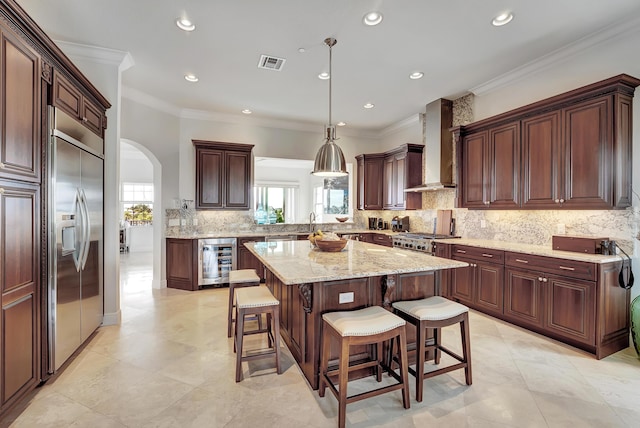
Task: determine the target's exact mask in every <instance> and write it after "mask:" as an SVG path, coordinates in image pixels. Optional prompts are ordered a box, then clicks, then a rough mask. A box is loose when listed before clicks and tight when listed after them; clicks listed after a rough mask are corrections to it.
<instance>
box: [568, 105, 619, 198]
mask: <svg viewBox="0 0 640 428" xmlns="http://www.w3.org/2000/svg"><path fill="white" fill-rule="evenodd" d="M563 114H564V116H563V119H564V144H565V162H564V169H565V171H566V176H565V180H564V187H565V191H564V195H563V197H564V204H565V205H566V206H567V207H570V206H573V205H576V206H580V207H593V208H607V207H611V206H612V204H613V196H612V191H611V190H612V189H611V187H612V186H611V176H612V174H613V163H612V153H613V130H612V127H611V125H610V122H611V120H610V117H611V115H612V114H613V112H612V109H611V102H610V97H602V98H599V99H597V100H595V101H589V102H585V103H582V104H578V105H576V106H573V107H570V108H566V109H564V110H563Z"/></svg>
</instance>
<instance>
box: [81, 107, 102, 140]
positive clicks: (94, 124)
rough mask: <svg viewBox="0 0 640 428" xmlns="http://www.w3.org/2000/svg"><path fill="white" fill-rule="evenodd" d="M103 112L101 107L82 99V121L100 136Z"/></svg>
mask: <svg viewBox="0 0 640 428" xmlns="http://www.w3.org/2000/svg"><path fill="white" fill-rule="evenodd" d="M103 119H104V114H103V112H102V109H100V108H99V107H98V106H96V105H94V104H93V103H91V102H90V101H89V100H88V99H86V98H84V99H83V101H82V122H83V123H84V126H86V127H87V128H89V129H90V130H91V131H93V132H94V133H95V134H97V135H98V136H100V137H102V125H103V124H102V122H103Z"/></svg>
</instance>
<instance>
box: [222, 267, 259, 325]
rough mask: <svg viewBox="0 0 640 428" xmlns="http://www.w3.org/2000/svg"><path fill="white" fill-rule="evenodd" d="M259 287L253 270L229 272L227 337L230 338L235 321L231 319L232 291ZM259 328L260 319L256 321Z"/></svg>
mask: <svg viewBox="0 0 640 428" xmlns="http://www.w3.org/2000/svg"><path fill="white" fill-rule="evenodd" d="M256 285H260V277H259V276H258V275H257V274H256V271H255V270H254V269H240V270H232V271H230V272H229V312H228V314H227V337H231V325H232V324H233V322H234V321H235V320H234V318H233V308H235V305H234V303H233V298H234V295H235V294H234V291H235V289H236V288H240V287H254V286H256ZM258 322H259V324H260V325H259V328H262V318H259V319H258Z"/></svg>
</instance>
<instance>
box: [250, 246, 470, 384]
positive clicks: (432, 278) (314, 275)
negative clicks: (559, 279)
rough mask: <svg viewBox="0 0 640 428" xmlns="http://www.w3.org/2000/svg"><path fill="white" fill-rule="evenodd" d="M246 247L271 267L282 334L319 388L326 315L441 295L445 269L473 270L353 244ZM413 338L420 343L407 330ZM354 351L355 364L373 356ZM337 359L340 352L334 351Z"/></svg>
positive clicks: (268, 278) (363, 350) (409, 331)
mask: <svg viewBox="0 0 640 428" xmlns="http://www.w3.org/2000/svg"><path fill="white" fill-rule="evenodd" d="M245 246H246V247H247V248H248V249H249V251H251V252H252V253H253V254H254V255H255V256H256V257H258V259H259V260H260V261H261V262H262V263H263V264H264V266H265V267H266V285H267V286H268V287H269V289H270V290H271V291H272V292H273V294H274V296H275V297H276V298H277V299H278V300H279V301H280V333H281V335H282V339H283V340H284V341H285V343H286V344H287V346H288V347H289V350H290V351H291V353H292V355H293V357H294V358H295V360H296V361H297V363H298V365H299V366H300V368H301V369H302V372H303V373H304V375H305V377H306V378H307V381H308V382H309V384H310V385H311V387H312V388H313V389H317V388H318V371H319V365H320V333H321V330H320V329H321V324H322V323H321V321H322V314H323V313H325V312H331V311H342V310H352V309H358V308H362V307H366V306H373V305H378V306H382V307H384V308H387V309H390V308H391V303H392V302H394V301H398V300H413V299H420V298H424V297H429V296H434V295H438V294H439V293H440V275H439V272H440V271H441V270H443V269H452V268H457V267H464V266H467V263H465V262H460V261H456V260H448V259H443V258H439V257H433V256H431V255H427V254H422V253H415V252H411V251H407V250H400V249H395V248H389V247H383V246H381V245H376V244H369V243H364V242H359V241H349V242H348V244H347V246H346V248H345V249H344V250H342V251H340V252H337V253H329V252H322V251H320V250H318V249H316V248H313V247H312V246H311V243H310V242H308V241H280V242H251V243H246V244H245ZM407 337H408V340H409V341H411V340H412V339H410V338H415V331H414V330H413V327H412V326H410V325H407ZM370 352H371V349H370V347H368V346H362V347H353V348H352V349H351V359H352V360H360V359H364V358H366V357H368V356H370ZM331 354H332V357H333V356H337V348H336V349H334V348H333V346H332V352H331Z"/></svg>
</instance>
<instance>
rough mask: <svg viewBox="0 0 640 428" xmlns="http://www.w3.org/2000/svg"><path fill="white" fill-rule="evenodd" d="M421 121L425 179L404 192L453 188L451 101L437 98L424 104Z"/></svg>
mask: <svg viewBox="0 0 640 428" xmlns="http://www.w3.org/2000/svg"><path fill="white" fill-rule="evenodd" d="M424 117H425V119H424V120H425V125H424V128H423V129H424V140H425V147H424V151H425V176H424V179H425V180H424V183H423V184H420V185H419V186H415V187H409V188H407V189H405V190H404V191H405V192H426V191H430V190H440V189H450V188H455V187H456V185H455V184H454V182H453V136H452V133H451V131H449V129H450V128H451V127H452V125H453V103H452V102H451V101H450V100H445V99H442V98H440V99H437V100H435V101H433V102H431V103H429V104H427V108H426V113H425V115H424Z"/></svg>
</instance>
